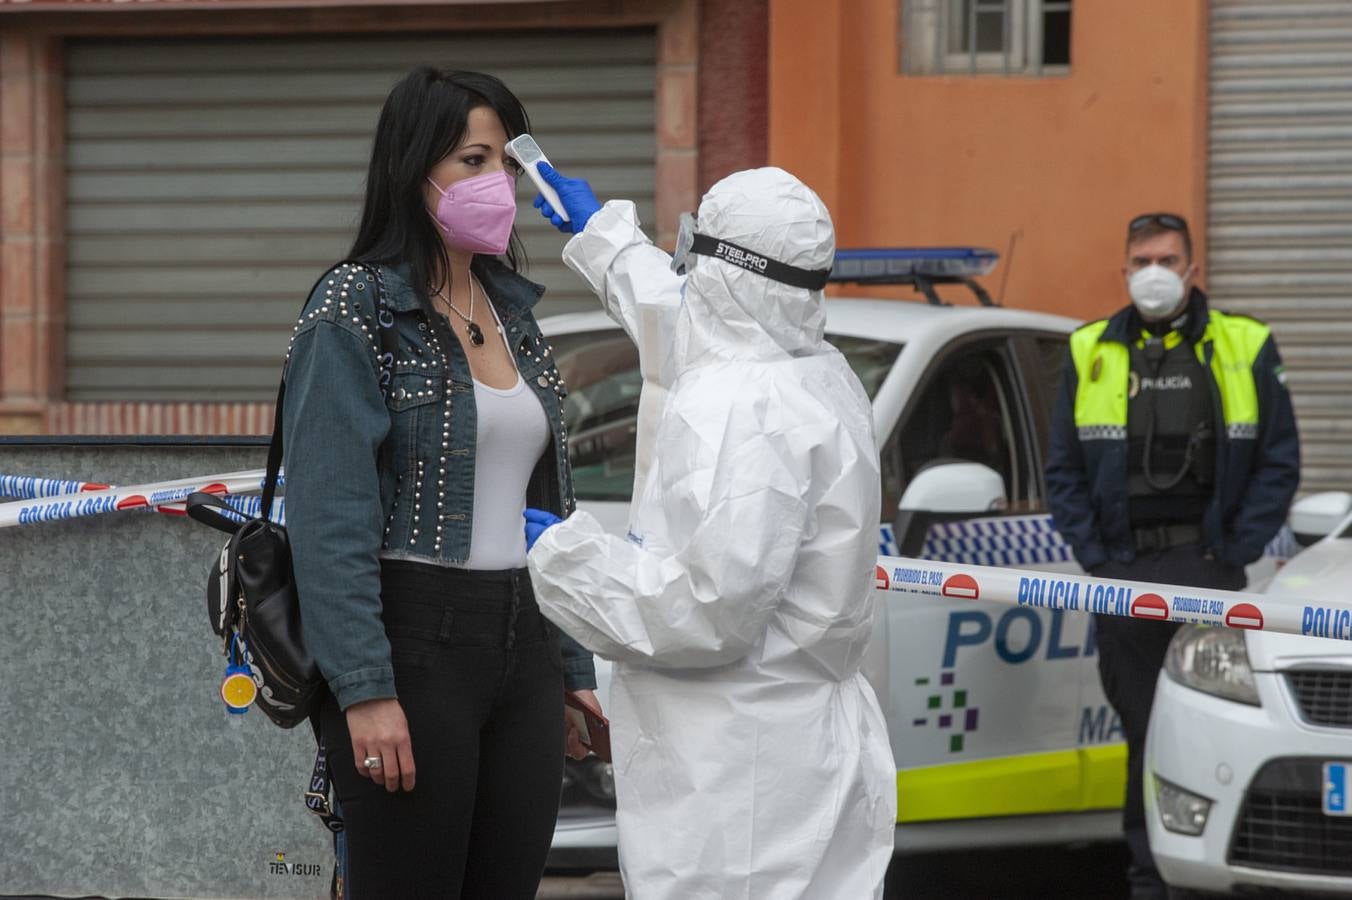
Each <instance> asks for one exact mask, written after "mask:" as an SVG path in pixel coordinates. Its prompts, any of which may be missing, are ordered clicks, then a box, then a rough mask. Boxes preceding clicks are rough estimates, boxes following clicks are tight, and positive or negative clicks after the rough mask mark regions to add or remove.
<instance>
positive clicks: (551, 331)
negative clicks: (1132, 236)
mask: <svg viewBox="0 0 1352 900" xmlns="http://www.w3.org/2000/svg"><path fill="white" fill-rule="evenodd" d="M995 261H996V254H994V253H993V252H991V251H986V250H975V249H965V248H951V249H942V250H934V249H927V250H862V251H841V252H839V253H838V254H837V259H836V266H835V268H834V269H833V273H832V280H833V281H837V282H853V283H872V284H881V283H886V284H909V285H912V286H913V287H914V288H915V289H916V290H917V291H918V292H919V293H920V294H921V295H923V297H924V298H925V300H926V301H928V302H906V301H894V300H863V299H844V298H830V299H828V301H827V328H826V337H827V340H829V341H830V342H831V343H832V344H834V345H835V346H836V347H837V348H838V349H839V350H840V352H841V353H842V354H844V356H845V358H846V359H847V360H848V361H849V363H850V365H851V366H852V368H853V369H854V372H855V374H857V375H858V376H859V380H860V381H861V382H862V383H863V386H864V389H865V390H866V391H867V392H868V395H869V397H870V398H871V400H872V403H873V415H874V423H875V426H876V430H877V438H878V443H879V447H878V450H879V454H880V461H881V469H882V493H883V496H882V509H883V510H884V515H885V516H886V517H887V521H884V522H881V523H879V526H880V529H879V552H880V553H882V554H884V555H904V556H911V557H926V558H932V559H942V560H946V561H950V562H956V563H966V564H978V565H980V564H985V565H1010V566H1019V567H1026V568H1031V569H1041V570H1045V571H1044V572H1043V573H1041V574H1039V576H1038V577H1036V578H1031V579H1030V585H1031V586H1032V587H1031V588H1030V589H1037V590H1045V591H1050V592H1055V591H1057V590H1062V589H1067V588H1068V587H1073V585H1068V584H1067V579H1068V578H1072V577H1073V576H1074V575H1076V574H1080V571H1079V568H1078V566H1076V564H1075V563H1074V560H1073V557H1072V556H1071V553H1070V550H1069V548H1068V547H1067V546H1066V545H1065V544H1064V543H1063V542H1062V541H1061V539H1060V536H1059V535H1058V534H1057V533H1056V531H1055V530H1054V529H1053V528H1052V525H1051V520H1050V518H1049V516H1048V514H1047V511H1046V510H1047V507H1046V501H1045V498H1046V492H1045V488H1044V485H1043V476H1042V473H1043V460H1044V458H1045V455H1046V453H1047V434H1048V428H1049V420H1050V415H1051V410H1052V407H1053V403H1054V400H1055V396H1056V390H1057V386H1058V383H1059V380H1060V376H1061V370H1062V365H1063V362H1064V359H1065V354H1066V350H1067V339H1068V337H1069V334H1070V332H1071V331H1072V330H1073V329H1074V328H1075V327H1076V326H1077V325H1078V324H1079V323H1078V322H1075V321H1074V320H1071V319H1068V318H1064V317H1060V316H1053V315H1046V314H1042V313H1034V312H1026V311H1020V310H1012V309H1004V308H1001V307H999V306H997V305H995V304H994V303H993V302H992V301H991V299H990V298H989V296H988V295H987V294H986V293H985V292H984V291H983V290H982V289H981V287H980V285H979V284H977V282H975V281H974V280H973V277H974V276H977V275H982V274H985V273H987V272H988V271H989V270H990V268H991V267H992V266H993V265H994V264H995ZM944 285H950V286H951V285H960V286H965V287H966V288H968V289H970V291H971V293H973V294H974V295H975V296H976V298H977V300H978V303H977V304H970V303H969V304H965V305H948V304H946V303H945V302H944V300H943V299H942V298H941V297H940V289H941V287H942V286H944ZM943 289H944V290H954V289H955V288H953V287H948V288H943ZM956 289H959V290H960V288H956ZM541 325H542V328H543V329H544V332H545V334H547V335H549V337H550V341H551V343H552V344H553V347H554V354H555V358H556V359H557V360H558V365H559V369H560V371H561V372H562V373H563V376H564V378H565V380H566V382H567V384H568V386H569V391H570V393H569V395H568V397H567V400H566V406H565V412H564V415H565V418H566V419H567V424H568V431H569V434H570V436H571V451H572V456H573V466H574V476H575V482H576V490H577V494H578V498H579V502H580V505H581V506H583V507H584V508H586V509H588V510H589V511H591V512H592V513H593V514H595V515H596V516H597V517H598V518H599V519H600V520H601V522H602V523H603V525H604V526H605V527H607V528H608V529H611V530H613V531H614V532H615V533H616V534H621V535H622V534H624V533H625V532H626V525H627V511H628V509H627V508H628V501H629V499H630V492H631V490H632V486H633V465H634V441H635V421H636V414H637V409H638V396H639V389H640V386H641V384H642V379H641V376H640V374H639V371H638V354H637V351H636V350H635V348H634V346H633V344H632V343H631V342H630V341H629V339H628V337H627V336H626V335H625V334H624V333H623V332H622V331H621V330H619V329H618V328H617V327H616V326H615V325H614V323H612V322H611V321H610V319H608V318H607V317H606V316H605V315H604V314H603V313H600V312H594V313H577V314H570V315H564V316H558V317H553V318H550V319H547V320H545V321H544V322H542V323H541ZM894 577H906V572H905V570H904V569H902V570H894V571H892V572H886V571H883V570H882V569H879V571H878V578H879V585H878V586H879V587H880V588H883V589H886V588H887V587H888V580H889V579H891V578H894ZM944 592H945V594H947V595H948V596H949V597H950V598H953V599H960V600H962V601H963V602H962V603H955V602H952V599H950V600H945V599H942V598H933V599H923V598H917V597H913V596H908V595H901V594H897V593H887V594H882V593H880V594H879V595H878V596H879V600H880V606H879V613H880V614H879V616H878V617H877V633H876V635H875V639H874V641H873V642H872V646H871V649H870V655H869V658H868V660H867V661H866V664H865V671H866V674H867V675H868V676H869V678H870V680H871V681H872V683H873V684H874V686H875V688H876V690H877V693H878V697H879V700H880V702H881V703H882V705H883V709H884V712H885V713H886V715H887V720H888V730H889V736H890V738H891V743H892V750H893V753H894V756H895V758H896V761H897V765H898V770H897V791H898V816H897V825H898V827H897V832H896V841H897V844H898V847H900V848H913V849H955V848H968V847H975V846H994V845H1002V844H1007V845H1014V844H1030V843H1038V842H1047V843H1063V842H1067V841H1086V840H1095V839H1103V840H1110V839H1115V838H1117V837H1119V836H1120V833H1121V829H1120V824H1119V819H1120V813H1119V811H1118V810H1119V809H1120V807H1121V803H1122V797H1123V792H1124V786H1125V758H1126V753H1125V747H1124V745H1123V744H1122V743H1121V739H1122V732H1121V725H1120V723H1119V722H1118V720H1117V718H1116V716H1115V714H1114V713H1113V711H1112V708H1111V707H1110V706H1109V705H1108V703H1107V701H1106V699H1105V698H1104V696H1103V693H1102V690H1101V689H1100V687H1099V680H1098V671H1097V661H1096V656H1095V645H1094V636H1093V632H1092V620H1091V619H1090V618H1089V617H1088V616H1085V615H1082V614H1076V613H1067V612H1063V611H1059V610H1057V611H1051V610H1046V609H1033V608H1025V607H1008V606H997V605H995V604H991V603H984V602H982V600H981V599H980V596H979V591H978V590H977V588H976V587H975V582H970V583H967V582H964V580H963V579H961V578H959V579H952V580H950V582H949V583H948V584H946V586H945V589H944ZM598 675H599V678H600V680H601V682H602V691H601V692H600V695H601V699H602V702H603V703H604V702H605V699H606V698H605V691H604V689H605V684H606V680H607V679H608V676H609V667H608V665H607V664H606V663H605V662H604V661H601V660H598ZM613 807H614V781H613V778H612V776H611V774H610V772H609V769H608V767H606V766H605V765H604V764H602V763H600V762H599V761H598V760H596V759H594V758H593V759H590V760H587V761H584V762H582V763H580V764H579V763H569V765H568V769H567V776H566V779H565V788H564V796H563V804H562V807H561V810H560V817H559V824H558V827H557V830H556V832H555V842H554V852H553V854H552V855H551V865H553V866H555V867H566V866H570V865H574V864H576V865H580V866H589V867H590V866H594V865H602V864H605V862H606V861H607V860H608V861H610V862H611V863H613V861H614V850H613V848H614V841H615V829H614V820H613V816H612V810H613Z"/></svg>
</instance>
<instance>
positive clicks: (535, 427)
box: [464, 374, 549, 570]
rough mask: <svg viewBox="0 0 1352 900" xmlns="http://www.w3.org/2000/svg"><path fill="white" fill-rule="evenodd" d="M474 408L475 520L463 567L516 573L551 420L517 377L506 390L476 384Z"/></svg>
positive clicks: (521, 561) (522, 555)
mask: <svg viewBox="0 0 1352 900" xmlns="http://www.w3.org/2000/svg"><path fill="white" fill-rule="evenodd" d="M474 404H475V406H476V407H477V410H478V422H479V433H478V436H477V438H476V441H475V448H476V449H475V453H474V520H473V522H472V531H471V534H470V547H469V559H467V560H465V565H464V567H465V568H466V569H488V570H498V569H519V568H521V567H523V566H524V565H525V564H526V529H525V526H526V520H525V519H524V518H522V515H521V514H522V513H523V512H524V511H525V509H526V488H527V486H528V485H529V484H530V477H531V474H532V473H533V472H534V471H535V464H536V463H537V462H539V460H540V455H541V454H542V453H544V452H545V447H547V446H548V444H549V420H548V419H546V418H545V410H544V407H543V406H541V405H540V400H539V398H537V397H536V396H535V393H534V392H533V391H531V390H530V389H529V388H528V387H527V386H526V382H525V381H524V380H523V379H522V378H521V376H520V375H519V374H518V375H517V376H516V385H515V386H514V387H511V388H508V389H506V390H499V389H497V388H491V387H488V386H487V385H485V384H480V383H479V382H478V381H477V380H476V381H475V382H474Z"/></svg>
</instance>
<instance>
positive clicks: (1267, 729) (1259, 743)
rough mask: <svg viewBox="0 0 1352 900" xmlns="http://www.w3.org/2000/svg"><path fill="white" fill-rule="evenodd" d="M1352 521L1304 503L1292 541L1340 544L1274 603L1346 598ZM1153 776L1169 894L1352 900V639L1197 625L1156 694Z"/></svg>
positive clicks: (1154, 826) (1303, 564)
mask: <svg viewBox="0 0 1352 900" xmlns="http://www.w3.org/2000/svg"><path fill="white" fill-rule="evenodd" d="M1349 512H1352V496H1350V495H1348V494H1342V493H1332V494H1316V495H1314V496H1311V497H1307V498H1305V499H1303V500H1301V501H1300V502H1298V503H1297V504H1295V506H1294V507H1293V508H1292V512H1291V526H1292V529H1293V530H1294V531H1295V532H1297V534H1302V535H1327V536H1326V537H1324V538H1323V539H1322V540H1320V541H1319V542H1318V543H1315V544H1314V545H1313V546H1311V547H1309V548H1308V549H1306V550H1304V551H1302V552H1301V553H1299V554H1298V555H1297V556H1295V558H1294V559H1292V560H1291V561H1290V562H1289V563H1287V564H1286V565H1285V567H1283V568H1282V569H1281V570H1280V572H1278V574H1277V575H1276V577H1275V578H1274V579H1273V580H1272V582H1271V584H1270V585H1269V586H1268V589H1267V591H1266V593H1267V594H1268V595H1271V596H1273V597H1274V598H1281V597H1290V598H1291V599H1292V602H1295V601H1296V600H1297V599H1303V600H1305V601H1311V600H1318V598H1319V597H1320V596H1327V595H1328V594H1329V592H1331V591H1333V592H1337V594H1338V596H1339V597H1340V599H1341V598H1342V597H1343V596H1345V592H1346V588H1347V586H1348V585H1349V584H1352V515H1347V513H1349ZM1302 605H1303V604H1302ZM1335 626H1336V627H1338V628H1341V629H1342V630H1343V631H1345V632H1346V631H1352V625H1349V624H1348V623H1344V622H1339V623H1335ZM1345 636H1346V635H1345ZM1145 766H1146V818H1147V823H1148V826H1149V830H1150V845H1151V848H1152V850H1153V852H1154V856H1155V862H1156V864H1157V865H1158V866H1159V869H1160V873H1161V874H1162V875H1163V876H1164V879H1165V881H1167V882H1168V883H1169V884H1170V885H1173V886H1176V887H1179V888H1185V889H1187V888H1190V889H1193V890H1197V891H1206V892H1212V891H1214V892H1221V893H1226V894H1229V893H1231V892H1235V891H1249V890H1259V889H1277V890H1282V891H1298V892H1330V893H1352V808H1350V807H1349V803H1348V796H1347V789H1348V787H1349V785H1348V783H1347V782H1348V780H1349V773H1352V643H1349V641H1348V640H1334V639H1331V638H1318V637H1299V636H1294V635H1282V634H1273V633H1270V632H1265V631H1249V632H1244V631H1236V630H1232V629H1226V628H1204V627H1201V626H1191V625H1188V626H1184V627H1183V628H1182V629H1180V631H1179V633H1178V634H1177V635H1176V636H1175V638H1174V640H1173V642H1172V644H1171V645H1170V648H1169V655H1168V661H1167V664H1166V668H1165V671H1164V672H1163V673H1162V674H1161V675H1160V679H1159V683H1158V687H1157V688H1156V694H1155V705H1154V709H1153V711H1152V714H1151V718H1150V731H1149V736H1148V738H1147V740H1146V760H1145Z"/></svg>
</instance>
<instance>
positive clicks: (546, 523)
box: [524, 181, 586, 553]
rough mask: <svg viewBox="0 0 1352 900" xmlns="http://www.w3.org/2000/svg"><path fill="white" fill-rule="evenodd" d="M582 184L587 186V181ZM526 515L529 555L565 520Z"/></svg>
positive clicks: (528, 512)
mask: <svg viewBox="0 0 1352 900" xmlns="http://www.w3.org/2000/svg"><path fill="white" fill-rule="evenodd" d="M582 183H583V184H586V182H585V181H584V182H582ZM524 515H525V517H526V552H527V553H529V552H530V550H531V548H532V547H534V546H535V542H536V541H538V540H539V539H540V535H542V534H544V533H545V532H546V531H548V530H549V529H550V528H553V527H554V526H555V525H557V524H559V523H560V522H562V521H563V519H560V518H559V517H558V516H556V515H554V514H553V513H552V512H546V511H545V510H543V509H530V508H527V509H526V512H525V513H524Z"/></svg>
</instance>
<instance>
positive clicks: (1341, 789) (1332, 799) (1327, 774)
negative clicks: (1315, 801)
mask: <svg viewBox="0 0 1352 900" xmlns="http://www.w3.org/2000/svg"><path fill="white" fill-rule="evenodd" d="M1349 768H1352V764H1349V763H1332V762H1331V763H1324V815H1326V816H1352V806H1349V804H1348V797H1347V788H1348V783H1347V781H1348V778H1347V772H1348V769H1349Z"/></svg>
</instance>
